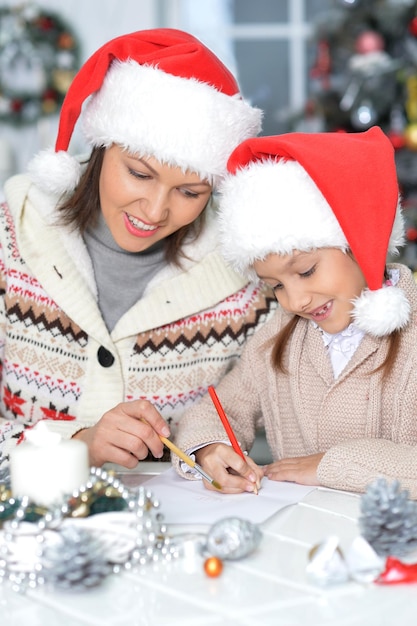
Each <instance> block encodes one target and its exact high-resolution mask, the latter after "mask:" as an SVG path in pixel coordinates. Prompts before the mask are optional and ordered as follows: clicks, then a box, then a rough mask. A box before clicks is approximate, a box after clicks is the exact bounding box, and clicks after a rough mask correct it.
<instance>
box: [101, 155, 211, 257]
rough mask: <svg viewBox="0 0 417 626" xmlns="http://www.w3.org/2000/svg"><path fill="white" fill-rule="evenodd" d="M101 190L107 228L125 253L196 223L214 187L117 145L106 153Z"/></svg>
mask: <svg viewBox="0 0 417 626" xmlns="http://www.w3.org/2000/svg"><path fill="white" fill-rule="evenodd" d="M99 189H100V205H101V210H102V212H103V216H104V219H105V220H106V223H107V226H108V227H109V229H110V231H111V234H112V236H113V239H114V240H115V241H116V243H117V244H118V245H119V246H120V247H121V248H123V249H124V250H126V251H127V252H142V251H143V250H146V249H147V248H149V247H150V246H152V245H153V244H154V243H156V242H157V241H160V240H162V239H165V237H168V236H169V235H171V234H172V233H174V232H176V231H177V230H179V229H180V228H182V227H183V226H187V225H188V224H191V223H192V222H194V221H195V220H196V219H197V217H198V216H199V215H200V213H201V212H202V211H203V210H204V208H205V206H206V204H207V202H208V200H209V198H210V195H211V191H212V189H211V186H210V185H209V184H208V182H207V181H205V180H202V179H201V178H200V177H199V176H198V174H195V173H194V172H184V171H183V170H182V169H181V168H179V167H172V166H170V165H165V164H162V163H160V162H159V161H157V160H156V159H155V158H153V157H146V158H142V157H138V156H137V155H134V154H131V153H129V152H127V151H126V150H123V148H121V147H120V146H118V145H113V146H111V147H110V148H108V149H107V150H106V151H105V153H104V157H103V165H102V169H101V174H100V185H99Z"/></svg>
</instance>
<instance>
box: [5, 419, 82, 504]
mask: <svg viewBox="0 0 417 626" xmlns="http://www.w3.org/2000/svg"><path fill="white" fill-rule="evenodd" d="M89 475H90V467H89V462H88V447H87V444H86V443H84V441H80V440H78V439H62V437H61V436H60V435H59V434H58V433H53V432H51V431H50V430H49V429H48V427H47V425H46V424H45V422H43V421H41V422H39V423H38V424H36V426H35V427H34V428H32V429H30V430H28V431H26V440H25V441H23V442H22V443H21V444H19V445H18V446H16V448H14V449H13V450H12V452H11V453H10V482H11V491H12V494H13V497H15V498H21V497H22V496H28V498H29V499H30V500H31V501H33V502H35V503H36V504H40V505H43V506H49V505H51V504H52V503H54V502H59V501H60V500H62V497H63V496H64V495H69V494H71V493H72V492H73V491H74V489H77V488H78V487H80V486H81V485H83V484H85V483H86V482H87V481H88V478H89Z"/></svg>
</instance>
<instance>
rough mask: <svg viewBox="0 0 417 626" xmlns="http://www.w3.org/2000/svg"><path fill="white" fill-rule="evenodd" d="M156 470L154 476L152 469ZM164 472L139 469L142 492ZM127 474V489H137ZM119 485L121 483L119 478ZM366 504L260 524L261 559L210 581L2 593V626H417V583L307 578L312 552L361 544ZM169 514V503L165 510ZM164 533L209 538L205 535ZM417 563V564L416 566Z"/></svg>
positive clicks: (154, 568)
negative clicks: (333, 542)
mask: <svg viewBox="0 0 417 626" xmlns="http://www.w3.org/2000/svg"><path fill="white" fill-rule="evenodd" d="M155 466H157V469H155ZM166 467H167V464H142V466H141V468H140V469H141V477H140V479H139V480H140V481H141V482H146V480H147V479H149V478H150V477H151V476H152V474H155V473H157V471H158V470H161V469H165V468H166ZM129 474H131V472H128V473H126V474H125V476H124V479H125V481H126V483H128V482H129V480H132V476H130V475H129ZM122 478H123V476H122ZM359 502H360V497H359V496H358V495H355V494H349V493H343V492H338V491H330V490H326V489H321V488H318V489H315V490H314V491H312V492H311V493H310V494H309V495H308V496H307V497H305V498H304V500H303V501H302V502H300V503H299V504H297V505H295V506H291V507H288V508H286V509H284V510H282V511H280V512H279V513H277V514H276V515H275V516H273V517H272V518H270V519H269V520H267V521H266V522H265V523H264V524H262V530H263V538H262V541H261V544H260V547H259V549H258V550H257V551H256V552H255V553H253V554H252V555H250V556H248V557H246V558H244V559H242V560H240V561H226V562H225V565H224V570H223V573H222V574H221V576H219V577H218V578H209V577H207V576H206V574H205V573H204V570H203V559H202V557H200V556H196V555H193V557H192V558H190V559H189V558H182V559H178V560H175V561H172V562H170V563H166V562H165V563H162V562H160V563H157V564H149V565H145V566H143V567H142V568H141V569H140V570H139V571H138V572H123V574H118V575H111V576H109V577H108V578H106V579H105V580H104V582H103V583H102V584H101V585H100V586H98V587H97V588H95V589H94V590H90V591H85V592H82V593H73V592H58V591H54V592H50V591H47V590H46V589H42V588H38V589H35V590H32V591H30V592H28V593H27V594H26V595H19V594H17V593H15V592H14V591H12V590H11V589H10V588H9V586H8V584H3V585H0V624H1V625H2V626H38V625H39V626H80V625H82V624H94V625H97V626H98V625H100V626H156V625H161V626H165V625H167V626H168V625H169V626H191V625H192V626H203V625H204V626H208V625H210V626H214V625H216V626H237V625H239V626H253V625H254V624H259V625H262V626H280V625H283V626H284V625H285V626H301V625H302V626H306V625H308V626H321V625H327V626H338V625H343V626H352V625H356V626H394V625H397V624H398V626H408V625H410V626H411V625H413V626H415V624H416V623H417V583H416V584H409V585H407V584H401V585H388V586H379V585H376V584H369V585H360V584H358V583H355V582H349V583H346V584H343V585H335V586H333V587H325V588H321V587H318V586H317V585H315V584H313V583H311V582H310V581H309V580H308V579H307V577H306V573H305V568H306V564H307V562H308V552H309V550H310V549H311V548H312V547H313V546H314V545H316V544H317V543H319V542H321V541H323V540H324V539H325V538H327V537H328V536H329V535H333V534H335V535H338V536H339V537H340V539H341V546H342V548H347V547H348V546H349V545H350V544H351V542H352V540H353V539H354V538H355V537H356V536H358V534H359V533H358V527H357V518H358V515H359ZM161 510H162V511H163V503H161ZM168 530H169V531H170V532H172V534H175V533H177V532H182V531H190V532H193V531H194V532H195V531H205V530H206V528H205V527H198V528H196V527H193V528H191V527H185V526H184V527H181V528H179V527H178V528H172V527H169V528H168ZM412 562H417V554H416V559H415V561H412Z"/></svg>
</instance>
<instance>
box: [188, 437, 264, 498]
mask: <svg viewBox="0 0 417 626" xmlns="http://www.w3.org/2000/svg"><path fill="white" fill-rule="evenodd" d="M195 456H196V461H197V463H198V464H199V465H201V467H202V468H203V469H204V470H205V471H206V472H207V474H209V475H210V476H211V478H213V479H214V480H215V481H217V482H218V483H219V484H220V485H221V487H222V492H223V493H242V492H243V491H248V492H250V493H257V492H258V489H259V488H260V486H261V480H262V478H263V475H264V472H263V468H262V467H259V466H258V465H256V463H255V462H254V461H252V459H250V458H249V457H247V458H246V460H243V459H242V457H241V456H239V455H238V454H236V452H235V451H234V450H233V448H232V447H231V446H229V445H226V444H224V443H211V444H209V445H207V446H204V448H200V449H199V450H197V452H196V455H195ZM204 485H205V487H207V489H211V490H214V491H217V490H216V489H215V487H213V486H212V485H211V484H210V483H207V482H206V481H204Z"/></svg>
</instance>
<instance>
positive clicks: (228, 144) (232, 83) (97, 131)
mask: <svg viewBox="0 0 417 626" xmlns="http://www.w3.org/2000/svg"><path fill="white" fill-rule="evenodd" d="M83 106H84V109H83V112H82V124H83V131H84V134H85V136H86V138H87V140H88V142H89V144H91V146H94V147H97V146H100V147H101V146H104V147H108V146H110V145H112V144H113V143H116V144H118V145H120V146H122V147H123V148H126V149H127V150H130V151H132V152H134V153H137V154H140V155H142V156H153V157H155V158H157V159H158V160H159V161H161V162H164V163H166V164H169V165H173V166H179V167H181V168H183V169H184V170H190V171H193V172H196V173H198V174H199V175H200V176H201V177H202V178H205V179H208V180H209V181H210V182H211V183H212V184H214V185H216V183H217V182H218V180H219V179H220V178H221V177H222V176H223V174H224V173H225V171H226V163H227V158H228V156H229V154H230V152H231V150H232V149H233V148H234V147H235V146H237V145H238V144H239V143H240V142H241V141H243V140H244V139H247V138H248V137H251V136H255V135H257V134H258V133H259V131H260V128H261V120H262V113H261V111H260V109H257V108H255V107H252V106H250V105H249V104H248V103H247V102H246V101H245V100H244V99H243V98H242V95H241V93H240V92H239V86H238V84H237V82H236V80H235V78H234V77H233V75H232V74H231V73H230V71H229V70H228V69H227V68H226V67H225V65H223V63H222V62H221V61H220V60H219V59H218V58H217V57H216V55H215V54H213V52H211V51H210V50H209V49H208V48H207V47H206V46H204V45H203V44H202V43H201V42H200V41H199V40H198V39H196V38H195V37H193V36H192V35H189V34H188V33H185V32H182V31H179V30H175V29H169V28H158V29H154V30H143V31H138V32H134V33H131V34H128V35H123V36H121V37H117V38H115V39H113V40H111V41H109V42H108V43H106V44H105V45H104V46H102V47H101V48H100V49H99V50H97V51H96V52H95V53H94V54H93V55H92V56H91V57H90V58H89V59H88V60H87V62H86V63H85V64H84V65H83V66H82V67H81V69H80V70H79V72H78V73H77V75H76V76H75V78H74V80H73V82H72V84H71V85H70V88H69V90H68V92H67V94H66V97H65V99H64V102H63V104H62V109H61V114H60V121H59V130H58V136H57V140H56V145H55V150H47V151H43V152H41V153H40V154H39V155H37V156H36V157H35V158H34V159H33V160H32V162H31V163H30V165H29V172H30V174H31V176H32V178H33V179H34V180H35V182H37V183H38V184H39V185H40V186H41V187H42V188H44V189H46V190H49V191H51V192H53V193H57V194H61V193H65V192H70V191H72V190H74V189H75V187H76V186H77V184H78V182H79V178H80V175H81V167H80V164H79V162H78V161H77V159H76V158H74V157H72V156H70V154H69V153H68V149H69V145H70V140H71V136H72V134H73V131H74V127H75V125H76V122H77V120H78V118H79V116H80V115H81V109H82V107H83Z"/></svg>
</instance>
